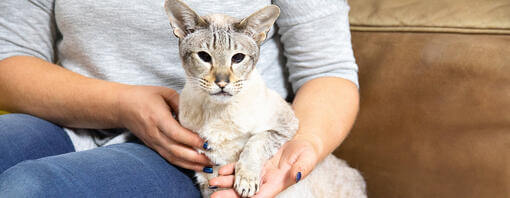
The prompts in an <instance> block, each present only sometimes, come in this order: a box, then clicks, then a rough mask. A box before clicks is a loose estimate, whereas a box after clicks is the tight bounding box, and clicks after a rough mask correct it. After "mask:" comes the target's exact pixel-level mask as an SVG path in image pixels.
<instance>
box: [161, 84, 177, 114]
mask: <svg viewBox="0 0 510 198" xmlns="http://www.w3.org/2000/svg"><path fill="white" fill-rule="evenodd" d="M161 96H163V98H164V99H165V102H166V103H167V104H168V105H170V107H171V108H172V111H174V113H175V114H179V93H177V92H176V91H175V90H173V89H166V90H164V91H163V92H162V94H161Z"/></svg>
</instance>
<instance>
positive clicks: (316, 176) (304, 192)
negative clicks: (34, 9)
mask: <svg viewBox="0 0 510 198" xmlns="http://www.w3.org/2000/svg"><path fill="white" fill-rule="evenodd" d="M249 79H250V80H249V81H248V82H249V83H248V84H247V85H246V86H247V87H245V88H243V91H241V92H240V93H239V94H237V95H235V96H231V98H229V102H228V103H218V102H215V101H214V100H211V98H210V95H209V94H208V93H206V92H204V91H202V90H200V89H199V88H196V87H193V86H188V85H189V83H187V84H186V86H185V87H184V89H183V91H182V94H181V98H180V108H179V109H180V114H179V120H180V122H181V124H182V125H183V126H184V127H186V128H189V129H191V130H193V131H196V132H197V133H198V134H199V135H200V136H201V137H203V138H204V139H205V140H207V141H208V143H209V145H210V147H211V150H209V151H206V152H205V154H206V155H207V157H209V159H211V160H212V161H213V162H214V163H216V164H218V165H225V164H228V163H232V162H237V161H238V159H239V153H240V152H241V151H242V150H243V147H244V146H245V144H246V142H247V141H248V139H249V138H250V137H251V136H252V135H254V134H256V133H260V132H262V131H266V130H270V129H271V127H272V126H276V125H278V124H279V123H275V122H276V121H277V120H278V119H277V118H276V116H278V114H277V113H276V112H277V111H275V110H277V109H281V108H290V107H289V105H288V104H287V103H286V102H285V101H284V100H283V99H282V98H281V97H280V96H279V95H278V94H276V92H274V91H272V90H269V89H268V88H266V87H265V85H264V83H263V81H262V79H261V78H260V76H259V74H258V73H257V71H256V70H254V71H253V72H252V74H251V76H250V78H249ZM260 152H264V150H263V148H262V147H261V148H260ZM217 171H218V167H214V173H213V174H207V173H197V174H196V177H197V180H198V182H199V184H200V186H201V190H202V192H203V195H204V197H208V196H209V195H210V194H211V193H212V192H213V190H210V189H208V180H209V179H212V178H214V177H217V176H218V175H217ZM236 176H237V175H236ZM258 178H260V177H258ZM257 182H258V181H257ZM278 197H283V198H285V197H366V195H365V183H364V181H363V178H362V176H361V175H360V174H359V173H358V171H356V170H355V169H353V168H350V167H349V166H348V165H347V164H346V163H345V162H344V161H343V160H340V159H338V158H336V157H334V156H332V155H329V156H328V157H327V158H326V159H325V160H324V161H323V162H322V163H320V164H319V165H318V166H317V167H316V168H315V170H314V171H312V173H311V174H310V175H309V176H308V177H307V178H305V179H303V180H302V181H300V182H299V183H297V184H296V185H293V186H291V187H290V188H288V189H287V190H285V191H284V192H282V193H281V194H279V195H278Z"/></svg>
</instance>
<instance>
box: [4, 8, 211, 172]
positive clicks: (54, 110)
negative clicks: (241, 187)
mask: <svg viewBox="0 0 510 198" xmlns="http://www.w3.org/2000/svg"><path fill="white" fill-rule="evenodd" d="M53 8H54V1H53V0H33V1H19V0H2V1H0V27H2V28H0V109H2V110H8V111H10V112H13V113H27V114H32V115H35V116H38V117H40V118H43V119H46V120H49V121H51V122H55V123H58V124H60V125H62V126H64V127H77V128H95V129H98V128H112V127H122V128H128V129H129V130H130V131H131V132H132V133H133V134H135V135H136V136H137V137H138V138H140V139H141V140H142V141H143V142H144V143H145V144H147V145H148V146H149V147H151V148H153V149H154V150H156V151H157V152H158V153H159V154H160V155H162V156H163V157H164V158H165V159H167V160H168V161H170V162H172V163H173V164H175V165H177V166H180V167H183V168H188V169H193V170H196V171H200V170H202V168H203V167H204V166H207V165H210V161H209V160H208V159H207V157H205V156H204V155H201V154H198V152H197V151H196V150H195V149H193V148H191V147H196V148H201V147H202V146H203V143H204V141H203V140H202V139H201V138H200V137H199V136H198V135H197V134H195V133H193V132H191V131H189V130H187V129H185V128H183V127H182V126H181V125H180V124H179V123H178V122H177V121H176V120H175V119H174V118H173V117H172V114H171V111H177V110H178V109H177V104H178V100H179V95H178V94H177V92H176V91H175V90H172V89H169V88H165V87H152V86H134V85H124V84H119V83H114V82H107V81H104V80H99V79H93V78H88V77H85V76H83V75H80V74H77V73H74V72H72V71H69V70H67V69H65V68H63V67H61V66H59V65H56V64H53V63H54V62H55V61H56V55H55V54H56V53H55V51H54V49H55V43H56V42H57V39H58V38H57V35H58V30H57V26H56V22H55V17H54V11H53Z"/></svg>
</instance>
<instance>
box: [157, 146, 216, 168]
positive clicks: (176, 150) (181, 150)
mask: <svg viewBox="0 0 510 198" xmlns="http://www.w3.org/2000/svg"><path fill="white" fill-rule="evenodd" d="M170 142H172V141H170ZM162 147H164V148H165V149H166V150H167V151H169V152H171V153H172V154H173V156H175V157H176V158H178V159H182V160H185V161H188V162H192V163H197V164H202V165H212V163H211V161H210V160H209V159H208V158H207V157H206V156H205V155H203V154H200V153H198V152H197V151H196V150H194V149H192V148H189V147H186V146H184V145H181V144H178V143H176V142H172V143H170V144H167V145H164V146H162Z"/></svg>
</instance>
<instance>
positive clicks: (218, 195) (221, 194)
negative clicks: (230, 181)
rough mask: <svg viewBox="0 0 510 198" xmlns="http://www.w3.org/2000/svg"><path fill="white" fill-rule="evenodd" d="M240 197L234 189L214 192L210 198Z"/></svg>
mask: <svg viewBox="0 0 510 198" xmlns="http://www.w3.org/2000/svg"><path fill="white" fill-rule="evenodd" d="M238 197H240V196H239V195H238V194H237V192H236V191H234V189H228V190H220V191H216V192H214V193H213V194H212V195H211V198H238Z"/></svg>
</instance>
